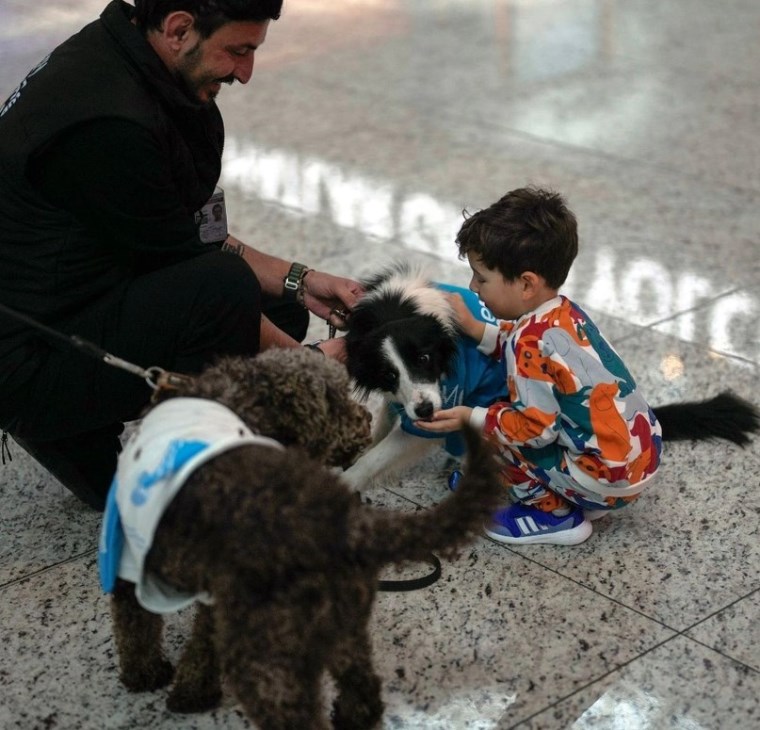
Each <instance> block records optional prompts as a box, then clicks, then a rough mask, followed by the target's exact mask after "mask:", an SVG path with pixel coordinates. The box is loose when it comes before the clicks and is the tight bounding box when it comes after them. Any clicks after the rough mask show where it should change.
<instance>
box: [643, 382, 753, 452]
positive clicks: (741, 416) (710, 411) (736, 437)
mask: <svg viewBox="0 0 760 730" xmlns="http://www.w3.org/2000/svg"><path fill="white" fill-rule="evenodd" d="M653 410H654V413H655V415H656V416H657V420H658V421H659V422H660V425H661V426H662V439H663V441H681V440H685V439H696V440H705V439H726V440H727V441H733V442H734V443H735V444H738V445H739V446H746V445H747V444H748V443H749V442H750V434H752V433H755V432H756V431H757V430H758V429H760V412H758V410H757V408H755V406H753V405H752V404H751V403H749V402H748V401H746V400H744V399H743V398H740V397H739V396H737V395H734V394H733V393H730V392H728V391H724V392H722V393H720V394H718V395H716V396H715V397H714V398H710V399H708V400H702V401H690V402H687V403H672V404H669V405H666V406H659V407H657V408H654V409H653Z"/></svg>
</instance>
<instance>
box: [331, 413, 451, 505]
mask: <svg viewBox="0 0 760 730" xmlns="http://www.w3.org/2000/svg"><path fill="white" fill-rule="evenodd" d="M441 442H442V439H428V438H421V437H420V436H414V435H413V434H410V433H407V432H406V431H404V430H403V429H401V428H400V427H399V426H397V427H396V428H395V429H394V430H393V431H391V433H390V434H389V435H388V436H387V437H386V438H385V439H383V440H382V441H381V442H380V443H379V444H378V445H377V446H375V447H374V448H372V449H370V450H369V451H368V452H367V453H366V454H364V455H363V456H361V457H360V458H359V459H358V460H357V461H356V463H355V464H353V466H351V467H350V468H348V469H346V471H345V472H343V480H344V481H345V482H347V483H348V484H349V485H350V486H351V487H353V488H354V489H357V490H358V489H361V488H363V487H365V486H366V485H367V484H368V483H369V482H371V481H372V480H373V479H376V478H377V477H379V476H381V475H386V474H389V473H391V472H393V473H398V472H400V471H401V470H402V469H404V468H405V467H407V466H409V465H411V464H414V463H416V462H418V461H420V460H421V459H422V458H423V457H424V456H425V455H426V454H428V453H429V452H430V451H431V450H432V449H433V448H435V447H439V448H440V445H441Z"/></svg>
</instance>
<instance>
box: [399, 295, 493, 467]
mask: <svg viewBox="0 0 760 730" xmlns="http://www.w3.org/2000/svg"><path fill="white" fill-rule="evenodd" d="M435 286H436V287H437V288H438V289H441V290H442V291H445V292H454V293H457V294H461V296H462V298H463V299H464V301H465V304H467V307H468V308H469V310H470V311H471V312H472V313H473V315H474V316H475V318H476V319H478V320H479V321H481V322H486V323H488V324H496V322H497V319H496V317H494V315H493V314H492V313H491V310H489V309H488V307H486V305H485V304H483V302H482V301H480V299H479V298H478V296H477V294H475V293H474V292H471V291H470V290H469V289H464V288H462V287H460V286H454V285H452V284H438V283H436V284H435ZM478 344H479V343H477V342H475V340H473V339H471V338H470V337H466V336H464V335H463V336H460V337H459V338H457V354H456V357H455V360H454V364H453V367H452V368H451V373H450V374H449V375H447V376H445V377H444V378H443V380H442V381H441V401H442V406H441V407H442V408H444V409H446V408H454V406H462V405H463V406H469V407H470V408H474V407H476V406H483V407H486V406H490V405H491V403H494V402H495V401H499V400H502V401H503V400H508V395H507V386H506V377H505V374H504V367H503V365H502V364H501V363H500V362H498V361H496V360H494V359H493V358H490V357H488V356H487V355H485V354H483V353H482V352H479V351H478ZM389 408H391V410H392V411H393V413H395V414H396V415H398V416H400V418H401V428H402V429H403V430H404V431H406V432H407V433H410V434H413V435H414V436H421V437H422V438H441V435H440V434H436V433H430V432H429V431H423V430H422V429H419V428H417V427H416V426H414V422H413V421H412V419H411V418H410V417H409V416H408V415H407V413H406V411H405V410H404V407H403V406H402V405H401V404H400V403H391V404H390V406H389ZM444 439H445V443H444V449H446V451H447V452H448V453H449V454H451V455H452V456H457V457H459V456H462V455H463V454H464V452H465V445H464V439H463V438H462V435H461V434H459V433H448V434H445V436H444Z"/></svg>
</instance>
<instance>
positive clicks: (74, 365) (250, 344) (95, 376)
mask: <svg viewBox="0 0 760 730" xmlns="http://www.w3.org/2000/svg"><path fill="white" fill-rule="evenodd" d="M262 313H263V314H265V315H266V316H267V317H269V318H270V319H271V320H272V321H273V322H274V323H275V324H276V325H277V326H278V327H280V328H281V329H283V330H284V331H286V332H287V333H288V334H290V335H291V336H292V337H294V338H295V339H297V340H298V341H301V340H303V338H304V337H305V335H306V329H307V327H308V324H309V315H308V312H307V311H306V310H305V309H304V308H303V307H301V306H300V305H298V304H290V303H282V302H280V301H279V300H272V299H269V298H267V297H265V296H264V297H263V296H262V292H261V287H260V285H259V282H258V279H257V278H256V276H255V274H254V273H253V272H252V271H251V269H250V267H249V266H248V265H247V264H246V263H245V262H244V261H243V260H242V259H241V258H240V257H238V256H235V255H233V254H231V253H228V252H221V251H220V252H212V253H209V254H206V255H203V256H199V257H197V258H194V259H191V260H189V261H185V262H182V263H180V264H176V265H174V266H171V267H168V268H165V269H161V270H159V271H155V272H151V273H149V274H146V275H144V276H141V277H139V278H137V279H135V280H134V281H133V282H132V283H131V284H130V285H129V286H128V287H127V288H126V289H120V290H119V291H118V292H115V293H114V294H113V295H111V296H108V297H106V298H104V299H103V300H101V301H99V302H97V303H95V304H94V305H93V306H92V307H90V308H88V309H87V311H85V312H82V313H80V314H78V315H77V316H75V317H73V318H71V319H70V320H68V321H66V322H64V323H58V324H57V325H56V327H57V328H58V329H59V330H61V331H63V332H65V333H67V334H77V335H79V336H80V337H82V338H84V339H85V340H88V341H90V342H93V343H95V344H96V345H98V346H100V347H101V348H103V349H104V350H106V351H107V352H109V353H111V354H113V355H115V356H116V357H120V358H122V359H124V360H127V361H129V362H131V363H135V364H137V365H140V366H141V367H143V368H147V367H150V366H159V367H162V368H164V369H165V370H171V371H174V372H180V373H188V374H193V373H198V372H200V371H201V370H202V369H203V368H204V367H205V366H206V365H208V364H210V363H211V362H213V361H214V360H215V359H216V358H218V357H219V356H222V355H255V354H256V353H257V352H258V350H259V335H260V322H261V314H262ZM44 347H45V348H46V349H45V356H44V359H43V364H42V366H41V367H40V368H39V370H37V372H36V374H35V376H34V378H33V379H32V380H31V381H30V382H28V383H26V384H25V385H24V386H23V387H21V388H19V389H17V392H16V393H15V395H14V397H13V401H12V403H11V405H10V407H9V406H8V404H7V403H5V404H4V405H5V407H4V408H3V409H2V411H3V426H4V427H5V428H7V430H8V431H9V432H10V433H11V435H12V436H13V438H14V440H15V441H16V442H17V443H18V444H19V445H20V446H22V447H23V448H24V449H25V450H26V451H28V452H29V454H30V455H31V456H33V457H34V458H35V459H36V460H37V461H39V462H40V464H42V466H44V467H45V468H46V469H48V471H50V472H51V473H52V474H53V475H54V476H55V477H56V478H57V479H58V480H59V481H61V482H62V483H63V484H64V486H66V487H67V488H68V489H69V490H71V491H72V492H73V493H74V494H76V495H77V496H78V497H79V498H80V499H81V500H83V501H84V502H86V503H87V504H89V505H90V506H91V507H93V508H95V509H101V510H102V509H103V507H104V505H105V498H106V495H107V493H108V488H109V486H110V484H111V480H112V478H113V475H114V472H115V471H116V460H117V456H118V453H119V451H120V449H121V445H120V440H119V435H120V434H121V432H122V431H123V428H124V425H123V424H124V422H125V421H130V420H134V419H136V418H138V417H139V415H140V413H141V411H142V409H143V408H144V407H145V406H146V405H148V403H149V401H150V396H151V393H152V391H151V389H150V388H149V386H148V385H147V384H146V383H145V382H144V381H143V380H141V379H140V378H139V377H137V376H135V375H133V374H131V373H127V372H124V371H122V370H118V369H115V368H113V367H111V366H109V365H106V364H104V363H101V362H99V361H98V360H96V359H95V358H90V357H87V356H86V355H83V354H82V353H79V352H77V351H75V350H73V349H69V348H66V347H65V346H58V345H53V344H50V345H46V346H44Z"/></svg>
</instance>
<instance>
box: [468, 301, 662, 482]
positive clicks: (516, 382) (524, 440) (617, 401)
mask: <svg viewBox="0 0 760 730" xmlns="http://www.w3.org/2000/svg"><path fill="white" fill-rule="evenodd" d="M479 349H480V350H481V352H484V353H489V354H491V355H492V356H494V357H496V358H498V359H501V360H502V362H503V365H504V366H505V367H506V376H507V387H508V389H509V401H508V402H502V403H495V404H493V405H492V406H490V407H489V408H488V409H475V411H474V412H473V418H472V421H473V423H478V422H480V423H482V424H483V428H484V433H485V435H486V436H487V437H488V438H491V439H492V440H494V441H495V442H497V443H498V444H500V445H501V446H502V448H507V449H508V450H509V451H510V452H511V455H512V456H514V457H516V459H517V460H518V461H519V462H520V463H521V464H523V465H524V466H526V467H528V469H530V468H531V467H532V466H534V465H539V466H540V467H542V468H552V467H558V466H560V465H559V464H557V463H556V462H557V461H561V460H562V457H564V461H565V462H566V464H567V468H568V470H569V472H570V474H571V476H572V477H573V478H575V479H576V481H578V482H580V483H581V484H585V485H586V486H588V488H589V489H592V490H593V491H595V492H597V493H599V494H603V495H609V496H617V497H620V496H627V495H633V494H637V493H638V492H640V491H641V489H642V488H643V486H644V483H645V482H646V481H647V480H648V479H649V478H650V477H652V476H653V475H654V473H655V472H656V470H657V468H658V466H659V463H660V453H661V450H662V436H661V430H660V425H659V423H658V421H657V419H656V417H655V415H654V412H653V411H652V409H651V408H650V407H649V405H648V404H647V402H646V401H645V400H644V398H643V396H642V395H641V393H640V392H639V391H638V389H637V388H636V383H635V382H634V380H633V378H632V377H631V374H630V373H629V372H628V369H627V368H626V366H625V365H624V363H623V361H622V360H621V359H620V356H619V355H618V354H617V353H616V352H615V351H614V350H613V349H612V347H611V346H610V345H609V343H608V342H607V341H606V340H605V339H604V337H603V336H602V335H601V334H600V332H599V330H598V329H597V327H596V325H595V324H594V323H593V322H592V321H591V319H590V318H589V317H588V316H587V315H586V314H585V312H583V310H582V309H580V307H578V306H577V305H576V304H574V303H573V302H571V301H570V300H569V299H567V298H566V297H564V296H558V297H555V298H553V299H551V300H550V301H548V302H545V303H544V304H543V305H541V306H540V307H539V308H538V309H536V310H534V311H532V312H529V313H528V314H526V315H524V316H523V317H521V318H520V319H518V320H515V321H500V322H499V324H498V326H497V325H486V332H485V334H484V336H483V339H482V341H481V343H480V345H479ZM558 447H559V450H558ZM552 462H554V463H553V464H552Z"/></svg>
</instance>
